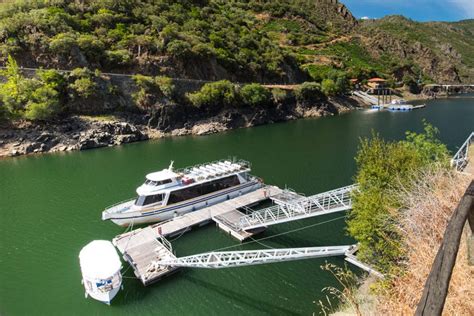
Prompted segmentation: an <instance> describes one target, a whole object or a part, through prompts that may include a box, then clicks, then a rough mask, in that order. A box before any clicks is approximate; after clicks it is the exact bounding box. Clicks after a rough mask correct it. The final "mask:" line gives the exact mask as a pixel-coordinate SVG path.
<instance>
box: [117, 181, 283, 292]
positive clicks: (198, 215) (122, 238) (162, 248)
mask: <svg viewBox="0 0 474 316" xmlns="http://www.w3.org/2000/svg"><path fill="white" fill-rule="evenodd" d="M281 192H282V190H281V189H280V188H278V187H275V186H265V187H263V188H261V189H258V190H256V191H253V192H250V193H247V194H244V195H241V196H239V197H237V198H234V199H231V200H228V201H224V202H222V203H218V204H215V205H212V206H209V207H206V208H203V209H201V210H197V211H194V212H190V213H186V214H184V215H182V216H179V217H176V218H174V219H172V220H169V221H166V222H162V223H157V224H154V225H150V226H148V227H145V228H139V229H136V230H133V231H131V232H128V233H125V234H121V235H118V236H116V237H115V238H114V239H113V240H112V243H113V244H114V245H115V246H116V247H117V249H118V250H119V251H120V252H121V253H122V255H123V257H124V259H125V260H126V261H128V262H129V263H130V265H131V266H132V268H133V269H134V271H135V275H136V276H137V277H138V278H139V279H140V280H141V281H142V283H143V284H144V285H149V284H151V283H154V282H156V281H157V280H159V279H161V278H162V277H164V276H166V275H169V274H171V273H174V272H176V271H177V268H171V267H167V268H163V269H158V270H153V271H150V264H151V263H152V262H153V261H155V260H159V259H161V258H164V257H175V256H174V254H173V250H172V248H171V245H169V243H168V242H167V241H166V239H164V238H163V239H162V238H160V237H161V236H163V237H170V236H171V237H172V236H176V235H179V234H182V233H184V232H186V231H189V230H191V228H192V227H193V226H203V225H205V224H208V223H210V222H211V221H215V222H216V223H217V224H218V226H219V227H220V228H221V229H223V230H224V231H226V232H227V233H229V234H231V235H232V236H233V237H235V238H237V239H238V240H240V241H242V240H244V239H246V238H249V237H251V236H252V235H254V234H256V233H258V232H260V231H262V229H260V230H258V231H253V232H245V231H239V230H238V229H237V228H236V227H234V226H232V225H226V221H227V222H229V223H231V222H235V221H236V220H237V218H236V216H243V215H244V214H243V213H241V212H240V211H238V210H237V209H238V208H241V207H244V206H249V205H252V204H256V203H259V202H261V201H264V200H267V199H269V198H271V197H272V196H275V195H277V194H280V193H281ZM160 233H161V235H160Z"/></svg>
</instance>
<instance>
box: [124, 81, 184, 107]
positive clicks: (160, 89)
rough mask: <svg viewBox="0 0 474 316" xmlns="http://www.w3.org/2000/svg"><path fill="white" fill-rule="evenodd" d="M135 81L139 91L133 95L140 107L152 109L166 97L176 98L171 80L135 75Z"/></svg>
mask: <svg viewBox="0 0 474 316" xmlns="http://www.w3.org/2000/svg"><path fill="white" fill-rule="evenodd" d="M133 80H134V81H135V84H136V85H137V87H138V88H139V90H138V91H137V92H135V93H133V95H132V97H133V99H134V101H135V103H136V104H137V105H138V106H139V107H145V108H146V107H151V106H153V105H155V104H156V103H157V102H158V100H159V99H161V98H164V97H165V98H168V99H174V98H175V97H176V95H175V94H176V92H175V86H174V84H173V79H171V78H168V77H163V76H157V77H150V76H143V75H135V76H133Z"/></svg>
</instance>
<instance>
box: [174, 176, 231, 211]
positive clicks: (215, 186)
mask: <svg viewBox="0 0 474 316" xmlns="http://www.w3.org/2000/svg"><path fill="white" fill-rule="evenodd" d="M239 184H240V181H239V179H238V177H237V176H236V175H233V176H230V177H226V178H222V179H217V180H214V181H209V182H205V183H202V184H197V185H194V186H190V187H187V188H185V189H181V190H176V191H173V192H171V193H170V197H169V199H168V205H169V204H172V203H178V202H181V201H185V200H189V199H193V198H195V197H198V196H201V195H206V194H209V193H212V192H216V191H220V190H224V189H227V188H230V187H233V186H236V185H239Z"/></svg>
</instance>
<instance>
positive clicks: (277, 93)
mask: <svg viewBox="0 0 474 316" xmlns="http://www.w3.org/2000/svg"><path fill="white" fill-rule="evenodd" d="M272 98H273V102H275V103H283V102H285V101H286V100H287V99H288V93H287V92H286V91H285V90H283V89H280V88H274V89H272Z"/></svg>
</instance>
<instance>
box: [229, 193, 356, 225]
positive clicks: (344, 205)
mask: <svg viewBox="0 0 474 316" xmlns="http://www.w3.org/2000/svg"><path fill="white" fill-rule="evenodd" d="M355 189H357V185H356V184H353V185H349V186H345V187H342V188H339V189H335V190H331V191H327V192H323V193H319V194H316V195H313V196H308V197H301V198H299V199H295V200H290V201H288V202H284V203H278V204H277V205H274V206H271V207H268V208H264V209H261V210H257V211H254V212H252V213H251V214H248V215H245V216H242V217H241V218H240V219H239V222H238V225H239V227H240V230H251V229H254V228H259V227H266V226H269V225H275V224H280V223H285V222H289V221H294V220H299V219H303V218H309V217H313V216H318V215H323V214H329V213H334V212H340V211H345V210H349V209H351V208H352V191H353V190H355Z"/></svg>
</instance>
